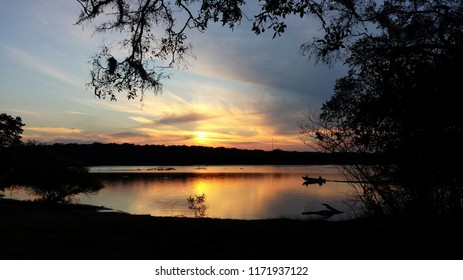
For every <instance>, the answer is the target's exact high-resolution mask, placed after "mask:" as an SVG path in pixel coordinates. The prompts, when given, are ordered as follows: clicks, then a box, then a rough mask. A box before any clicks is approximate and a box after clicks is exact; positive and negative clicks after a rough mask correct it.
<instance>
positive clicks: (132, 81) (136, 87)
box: [77, 0, 244, 100]
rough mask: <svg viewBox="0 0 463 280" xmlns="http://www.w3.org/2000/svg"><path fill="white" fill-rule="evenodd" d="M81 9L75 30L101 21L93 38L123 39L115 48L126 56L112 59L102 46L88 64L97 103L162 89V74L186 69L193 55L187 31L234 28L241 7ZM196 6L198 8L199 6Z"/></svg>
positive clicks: (113, 4) (178, 4) (111, 2)
mask: <svg viewBox="0 0 463 280" xmlns="http://www.w3.org/2000/svg"><path fill="white" fill-rule="evenodd" d="M77 2H78V3H79V4H80V5H81V7H82V12H81V14H80V16H79V19H78V21H77V23H78V24H83V23H85V22H90V21H93V20H94V19H95V18H97V17H102V18H103V22H102V23H99V24H96V27H95V31H96V32H113V31H115V32H119V33H120V34H122V36H126V38H124V39H122V40H121V41H120V42H118V44H117V47H116V48H122V49H125V50H127V53H128V54H127V56H125V57H117V56H116V55H115V54H113V48H112V47H111V44H109V45H104V46H103V47H102V49H101V51H100V52H99V53H98V54H96V55H95V56H94V57H93V58H92V62H91V63H92V70H91V77H92V80H91V82H90V83H89V84H88V85H89V86H90V87H91V88H93V90H94V93H95V95H96V96H97V97H99V98H105V97H110V98H111V100H116V99H117V97H116V94H117V93H119V92H122V91H127V98H128V99H134V98H137V97H140V98H141V99H142V98H143V96H144V91H145V90H147V89H153V90H154V92H155V93H157V92H159V91H160V90H161V89H162V84H161V79H162V78H165V77H167V76H168V75H167V74H166V73H165V72H164V70H165V69H168V68H172V67H176V66H177V67H178V66H181V65H182V64H184V62H185V57H186V56H188V55H191V45H190V44H189V43H188V42H187V35H186V30H188V29H197V30H199V31H201V32H202V31H204V30H205V29H206V28H207V25H208V22H209V21H211V20H212V21H214V22H218V21H220V22H222V24H223V25H228V26H229V27H231V28H233V26H234V24H235V23H236V22H238V21H239V20H240V19H241V10H240V9H239V6H240V5H242V4H243V2H244V1H242V0H238V1H210V0H208V1H195V0H193V1H182V0H178V1H174V3H172V2H171V1H164V0H140V1H129V0H77ZM199 4H200V5H199Z"/></svg>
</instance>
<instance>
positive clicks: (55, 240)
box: [0, 199, 463, 260]
mask: <svg viewBox="0 0 463 280" xmlns="http://www.w3.org/2000/svg"><path fill="white" fill-rule="evenodd" d="M99 209H100V208H99V207H95V206H86V205H60V206H54V207H51V206H49V205H44V204H41V203H36V202H23V201H16V200H10V199H0V221H1V222H0V248H1V250H0V259H14V260H16V259H52V260H55V259H71V260H75V259H90V260H91V259H112V260H114V259H137V260H138V259H321V260H328V259H460V258H461V256H460V252H461V249H462V248H463V246H462V245H463V242H462V239H463V230H462V229H460V227H459V225H458V223H455V222H454V220H452V219H446V220H428V221H426V220H425V221H423V220H421V221H394V222H391V221H382V222H379V221H371V220H353V221H338V222H326V221H301V220H289V219H273V220H252V221H247V220H224V219H207V218H205V219H194V218H172V217H152V216H148V215H129V214H125V213H115V212H98V210H99Z"/></svg>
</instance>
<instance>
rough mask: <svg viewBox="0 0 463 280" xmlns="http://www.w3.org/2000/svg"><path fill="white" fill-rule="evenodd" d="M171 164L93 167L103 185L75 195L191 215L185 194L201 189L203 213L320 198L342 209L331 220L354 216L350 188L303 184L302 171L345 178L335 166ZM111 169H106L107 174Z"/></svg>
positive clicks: (220, 214) (240, 212)
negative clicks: (92, 192) (348, 201)
mask: <svg viewBox="0 0 463 280" xmlns="http://www.w3.org/2000/svg"><path fill="white" fill-rule="evenodd" d="M195 167H196V166H189V167H188V166H178V167H177V166H175V167H174V168H175V170H170V171H165V170H164V171H157V170H155V169H152V170H151V171H148V168H153V167H145V166H138V167H97V168H92V169H91V170H92V171H93V172H94V173H98V172H100V173H101V177H102V180H103V183H104V185H105V188H104V189H102V190H101V191H100V192H99V193H98V194H97V195H93V196H88V197H87V196H85V195H82V196H80V197H79V200H80V202H81V203H84V204H92V205H98V206H106V207H109V208H112V209H116V210H121V211H124V212H128V213H133V214H150V215H153V216H186V217H194V213H192V211H191V209H189V208H188V203H187V198H189V197H190V196H195V195H196V196H200V195H203V194H204V195H205V197H207V217H210V218H231V219H266V218H280V217H287V218H295V219H305V218H306V216H303V215H302V212H307V211H311V210H314V209H316V208H320V206H321V205H322V204H323V203H326V204H329V205H331V206H332V207H334V208H336V209H339V210H340V211H342V212H343V213H342V214H339V215H334V216H332V217H331V218H330V220H339V219H348V218H353V217H354V213H353V211H352V209H351V208H350V206H349V205H347V204H345V200H346V199H348V198H349V196H348V195H349V192H350V190H351V188H350V187H349V186H348V185H347V184H346V183H340V182H330V181H327V182H326V183H324V184H323V186H319V185H318V184H315V185H308V186H305V185H303V180H302V176H305V175H307V174H311V175H314V176H316V177H318V176H321V177H323V178H328V179H330V180H341V179H343V178H342V176H341V175H340V173H339V171H338V170H337V168H336V166H241V167H240V166H208V167H207V169H195ZM108 172H109V174H108Z"/></svg>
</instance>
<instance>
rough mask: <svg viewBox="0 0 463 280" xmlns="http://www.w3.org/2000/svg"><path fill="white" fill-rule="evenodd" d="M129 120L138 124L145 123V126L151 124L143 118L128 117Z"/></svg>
mask: <svg viewBox="0 0 463 280" xmlns="http://www.w3.org/2000/svg"><path fill="white" fill-rule="evenodd" d="M129 119H131V120H134V121H136V122H139V123H145V124H148V123H152V122H153V121H152V120H149V119H147V118H144V117H129Z"/></svg>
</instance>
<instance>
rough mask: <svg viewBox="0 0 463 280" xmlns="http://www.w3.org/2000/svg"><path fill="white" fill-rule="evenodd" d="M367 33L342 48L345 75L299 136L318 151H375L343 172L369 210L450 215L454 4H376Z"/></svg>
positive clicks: (458, 184) (457, 70)
mask: <svg viewBox="0 0 463 280" xmlns="http://www.w3.org/2000/svg"><path fill="white" fill-rule="evenodd" d="M380 7H381V9H380V10H377V11H376V12H375V13H373V14H372V16H374V17H372V18H371V20H370V21H371V22H372V23H375V24H377V26H378V28H379V29H378V31H377V32H376V34H375V35H372V34H370V35H368V36H366V35H365V36H363V37H361V38H360V39H358V40H357V41H355V42H354V43H352V44H351V45H350V46H349V56H348V58H347V59H346V63H347V64H348V66H349V72H348V75H347V76H346V77H343V78H341V79H339V80H338V81H337V82H336V85H335V88H334V92H335V94H334V95H333V97H332V98H331V99H330V100H329V101H327V102H325V103H324V105H323V107H322V108H321V114H320V115H319V116H317V115H316V114H308V115H307V116H306V117H307V118H306V120H305V121H304V122H302V123H301V124H300V128H301V137H302V138H303V140H305V141H306V142H307V143H308V142H309V141H310V140H312V139H313V140H315V143H316V146H317V147H319V148H320V149H321V150H325V151H331V152H333V151H349V152H374V153H381V154H383V155H384V157H385V159H387V161H388V164H381V165H378V166H368V167H365V166H349V167H346V169H345V171H346V173H347V174H349V176H353V177H356V178H358V179H360V180H361V181H368V182H369V183H368V184H362V185H361V189H360V191H359V193H360V194H361V195H362V199H363V201H364V202H365V205H367V207H369V208H370V210H371V211H373V212H382V213H393V214H399V213H400V214H403V213H423V212H426V213H428V214H429V213H432V214H441V213H454V212H460V211H461V208H462V202H463V193H462V190H463V186H462V176H461V175H459V174H460V172H458V170H457V167H456V166H454V162H456V161H457V160H458V159H459V158H460V155H461V154H462V148H461V145H460V144H459V143H461V141H462V140H463V125H462V120H461V117H460V113H459V105H458V104H459V103H458V100H459V96H458V93H457V91H456V90H455V89H456V88H457V87H458V83H459V82H458V80H459V78H458V77H462V76H463V75H462V74H463V73H462V71H461V67H459V65H461V63H462V53H463V52H462V51H463V18H462V13H461V11H462V9H463V4H462V2H461V1H460V2H459V1H439V2H437V1H384V3H383V5H382V6H380Z"/></svg>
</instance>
